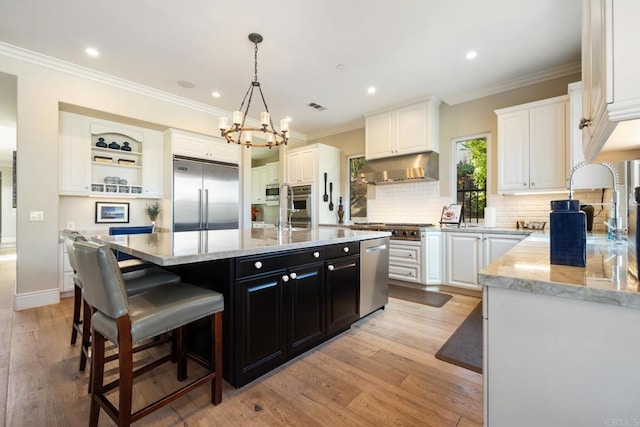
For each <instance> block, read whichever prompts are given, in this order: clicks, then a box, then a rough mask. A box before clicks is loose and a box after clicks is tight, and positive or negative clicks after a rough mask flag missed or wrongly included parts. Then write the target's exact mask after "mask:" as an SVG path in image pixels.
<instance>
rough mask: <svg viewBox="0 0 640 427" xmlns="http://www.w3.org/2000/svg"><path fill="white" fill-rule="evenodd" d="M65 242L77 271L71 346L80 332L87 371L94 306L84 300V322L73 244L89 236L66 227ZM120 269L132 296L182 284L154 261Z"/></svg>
mask: <svg viewBox="0 0 640 427" xmlns="http://www.w3.org/2000/svg"><path fill="white" fill-rule="evenodd" d="M62 234H63V236H64V237H65V244H66V246H67V254H68V256H69V264H70V265H71V268H72V269H73V271H74V275H73V285H74V286H73V325H72V329H71V345H74V344H75V343H76V339H77V336H78V333H80V334H81V336H82V347H81V349H80V368H79V370H80V371H84V369H85V367H86V364H87V358H88V353H89V347H90V346H91V307H90V306H89V305H87V304H86V302H85V303H84V309H83V315H82V321H81V320H80V311H81V308H82V300H83V298H82V288H83V286H82V281H81V280H80V278H79V277H78V274H77V271H78V268H77V264H78V263H77V260H76V257H75V249H74V246H73V243H74V242H76V241H79V240H83V241H86V238H85V237H84V236H82V235H81V234H80V233H78V232H77V231H70V230H64V231H63V233H62ZM118 268H119V269H120V272H121V273H122V274H123V278H124V281H125V288H126V290H127V294H128V295H136V294H139V293H142V292H145V291H147V290H149V289H152V288H154V287H157V286H163V285H168V284H172V283H180V276H178V275H176V274H173V273H171V272H168V271H166V270H163V269H161V268H158V267H155V266H154V265H153V264H150V263H147V262H144V261H141V260H135V259H132V260H125V261H120V262H118Z"/></svg>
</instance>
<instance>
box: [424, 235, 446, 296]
mask: <svg viewBox="0 0 640 427" xmlns="http://www.w3.org/2000/svg"><path fill="white" fill-rule="evenodd" d="M422 242H423V245H424V255H423V256H424V258H425V259H424V264H423V265H424V270H425V271H424V280H425V284H427V285H440V284H442V272H443V268H442V255H443V252H444V251H443V242H444V240H443V238H442V233H441V232H440V231H437V232H434V233H422Z"/></svg>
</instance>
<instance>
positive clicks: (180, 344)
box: [173, 326, 187, 381]
mask: <svg viewBox="0 0 640 427" xmlns="http://www.w3.org/2000/svg"><path fill="white" fill-rule="evenodd" d="M173 333H174V337H175V338H174V342H175V344H176V358H177V362H178V363H177V365H178V367H177V369H178V381H184V380H186V379H187V352H186V346H185V336H186V326H181V327H179V328H178V329H175V330H174V331H173Z"/></svg>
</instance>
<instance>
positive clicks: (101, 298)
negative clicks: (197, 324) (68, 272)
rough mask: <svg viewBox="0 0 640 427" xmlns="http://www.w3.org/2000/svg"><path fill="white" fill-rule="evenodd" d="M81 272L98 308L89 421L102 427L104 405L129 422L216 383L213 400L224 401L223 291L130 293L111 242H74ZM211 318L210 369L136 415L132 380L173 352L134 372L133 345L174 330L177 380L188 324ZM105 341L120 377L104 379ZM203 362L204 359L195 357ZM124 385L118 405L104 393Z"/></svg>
mask: <svg viewBox="0 0 640 427" xmlns="http://www.w3.org/2000/svg"><path fill="white" fill-rule="evenodd" d="M74 247H75V256H76V260H77V261H78V274H79V276H80V279H81V281H82V284H83V292H84V296H85V299H86V300H87V302H88V303H89V304H90V305H91V306H92V307H94V308H95V310H96V311H95V313H94V314H93V318H92V322H91V325H92V335H93V339H92V351H93V357H92V361H91V364H92V371H93V384H92V389H91V411H90V416H89V425H90V426H97V425H98V418H99V415H100V408H102V409H104V410H105V412H106V413H107V414H108V415H109V416H110V417H111V418H112V419H113V420H114V421H115V422H116V423H117V424H118V425H119V426H128V425H130V424H131V423H133V422H135V421H138V420H139V419H141V418H142V417H144V416H145V415H148V414H149V413H151V412H153V411H155V410H156V409H159V408H160V407H162V406H164V405H166V404H168V403H170V402H172V401H174V400H175V399H177V398H179V397H181V396H183V395H184V394H186V393H188V392H189V391H191V390H193V389H195V388H196V387H198V386H200V385H202V384H204V383H205V382H211V402H212V403H213V404H214V405H215V404H218V403H220V402H221V401H222V311H223V310H224V299H223V296H222V294H220V293H218V292H215V291H211V290H207V289H203V288H200V287H198V286H194V285H190V284H187V283H178V284H171V285H165V286H160V287H156V288H154V289H152V290H149V291H147V292H143V293H141V294H137V295H133V296H127V292H126V289H125V282H124V280H123V277H122V274H121V273H120V270H119V269H118V264H117V262H116V259H115V256H114V254H113V253H112V252H111V250H110V249H109V248H108V247H107V246H101V245H99V244H97V243H93V242H83V241H77V242H75V243H74ZM208 316H211V360H210V361H209V362H208V363H206V364H204V365H205V367H207V368H208V371H207V373H206V374H205V375H203V376H202V377H200V378H198V379H196V380H194V381H192V382H190V383H189V384H187V385H185V386H183V387H181V388H180V389H178V390H176V391H174V392H172V393H170V394H169V395H167V396H165V397H163V398H161V399H159V400H158V401H156V402H153V403H151V404H149V405H147V406H146V407H144V408H142V409H140V410H138V411H136V412H134V413H132V405H131V401H132V395H133V378H135V377H137V376H138V375H140V374H142V373H145V372H148V371H149V370H150V369H153V368H155V367H157V366H160V365H161V364H163V363H165V362H168V361H170V360H171V358H172V355H171V354H168V355H166V356H165V357H163V358H161V359H158V360H156V361H154V362H151V363H150V364H148V365H145V366H142V367H140V368H138V369H137V370H135V371H134V370H133V351H132V349H133V344H134V343H137V342H140V341H143V340H146V339H148V338H152V337H155V336H158V335H160V334H162V333H164V332H167V331H173V330H175V331H176V332H177V336H178V337H179V339H178V340H177V350H178V352H177V355H178V363H177V365H178V369H177V371H178V373H177V375H178V380H180V381H183V380H185V379H186V377H187V356H188V352H187V351H186V349H185V343H186V325H187V324H189V323H191V322H194V321H196V320H199V319H202V318H204V317H208ZM105 340H109V341H112V342H113V343H115V344H116V345H117V346H118V362H119V379H117V380H115V381H113V382H111V383H109V384H106V385H105V384H103V383H104V365H105ZM194 360H196V361H200V360H199V358H194ZM116 387H119V390H118V395H119V399H118V408H117V409H116V407H115V406H114V405H113V404H112V403H111V402H110V401H109V399H108V398H107V397H106V396H105V393H108V392H109V391H111V390H113V389H114V388H116Z"/></svg>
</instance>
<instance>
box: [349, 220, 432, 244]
mask: <svg viewBox="0 0 640 427" xmlns="http://www.w3.org/2000/svg"><path fill="white" fill-rule="evenodd" d="M433 226H434V224H415V223H404V224H400V223H395V224H391V223H382V222H359V223H354V224H353V225H352V226H351V229H353V230H375V231H390V232H391V238H392V239H398V240H420V231H421V229H422V228H428V227H433Z"/></svg>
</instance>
